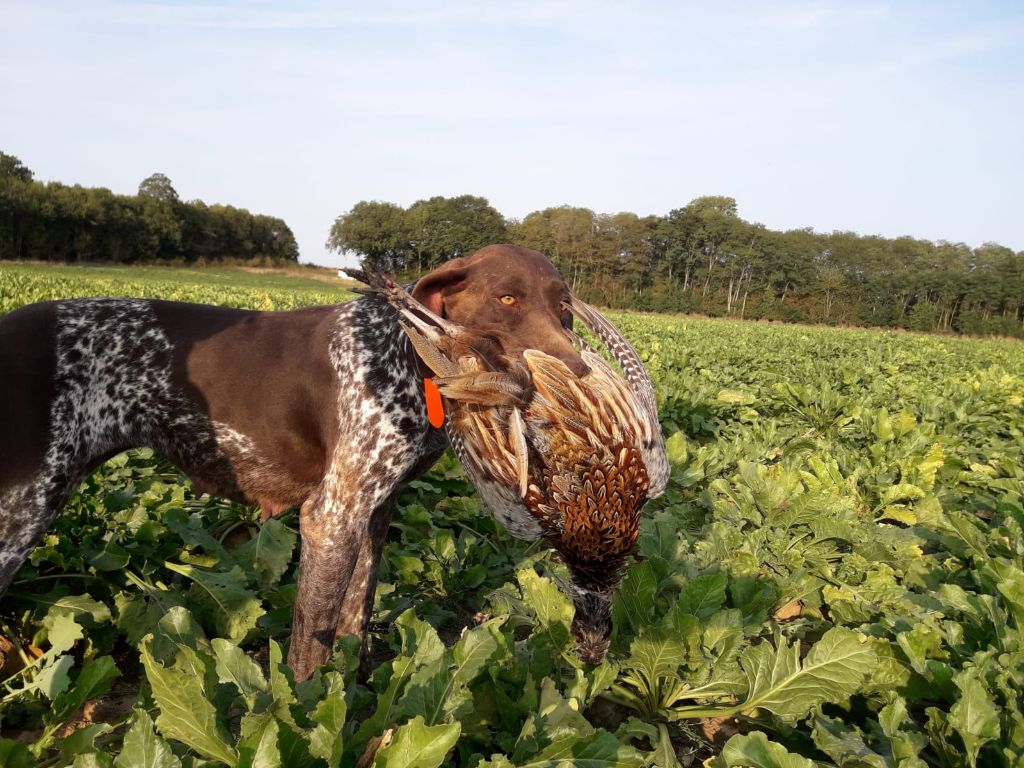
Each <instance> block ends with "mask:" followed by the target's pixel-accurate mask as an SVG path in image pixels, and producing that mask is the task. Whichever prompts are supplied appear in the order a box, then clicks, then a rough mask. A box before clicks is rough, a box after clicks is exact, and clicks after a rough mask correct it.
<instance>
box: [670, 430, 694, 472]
mask: <svg viewBox="0 0 1024 768" xmlns="http://www.w3.org/2000/svg"><path fill="white" fill-rule="evenodd" d="M665 453H667V454H668V460H669V462H670V463H672V464H677V465H682V464H685V463H686V461H687V459H689V457H690V452H689V449H688V448H687V445H686V435H685V434H684V433H683V432H675V433H673V434H672V436H671V437H669V438H668V439H667V440H666V441H665Z"/></svg>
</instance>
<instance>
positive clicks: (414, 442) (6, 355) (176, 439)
mask: <svg viewBox="0 0 1024 768" xmlns="http://www.w3.org/2000/svg"><path fill="white" fill-rule="evenodd" d="M413 294H414V296H415V298H416V299H418V300H419V301H420V302H421V303H423V304H424V305H426V306H428V307H430V308H431V309H432V310H433V311H434V312H436V313H437V314H440V315H442V316H445V317H450V318H451V319H452V320H454V321H455V322H457V323H459V324H460V325H463V326H466V327H468V328H474V329H480V330H481V331H491V332H493V334H494V338H495V339H499V340H500V345H501V347H502V349H501V350H500V352H502V353H504V354H509V355H514V354H518V353H520V352H522V350H524V349H538V350H541V351H544V352H547V353H548V354H550V355H553V356H555V357H558V358H560V359H562V360H563V361H565V362H566V363H567V364H568V365H569V367H570V368H571V369H572V370H573V371H575V372H577V373H581V372H583V371H585V370H586V366H585V365H584V363H583V361H582V359H581V358H580V356H579V354H578V353H577V351H576V350H575V349H574V348H573V346H572V344H571V343H570V342H569V340H568V338H567V336H566V334H565V333H564V332H563V328H564V327H568V326H569V324H570V323H571V319H570V318H569V317H568V316H567V315H566V313H565V312H564V310H563V308H562V307H563V303H564V302H566V301H567V299H568V290H567V289H566V286H565V283H564V282H563V281H562V279H561V277H560V276H559V275H558V273H557V271H556V270H555V269H554V267H552V266H551V264H550V262H548V260H547V259H546V258H545V257H544V256H543V255H542V254H541V253H539V252H537V251H532V250H528V249H525V248H519V247H515V246H510V245H492V246H488V247H486V248H483V249H482V250H480V251H477V252H476V253H474V254H473V255H471V256H469V257H466V258H459V259H453V260H452V261H449V262H447V263H446V264H445V265H444V266H442V267H441V268H439V269H437V270H436V271H434V272H431V273H430V274H428V275H426V276H425V277H423V278H422V279H420V280H419V281H418V282H417V283H416V286H415V289H414V291H413ZM420 366H421V364H420V363H419V361H418V360H417V358H416V356H415V354H414V353H413V351H412V349H411V347H410V345H409V343H408V339H407V337H406V335H405V333H404V332H403V331H402V329H401V327H400V326H399V324H398V322H397V314H396V312H395V311H394V310H393V309H392V308H391V307H389V306H388V305H387V304H386V303H385V302H384V301H382V300H380V299H378V298H374V297H365V298H362V299H359V300H356V301H352V302H349V303H347V304H341V305H336V306H325V307H314V308H310V309H300V310H295V311H291V312H254V311H247V310H239V309H228V308H222V307H212V306H205V305H197V304H182V303H176V302H167V301H148V300H138V299H74V300H69V301H57V302H44V303H40V304H32V305H29V306H26V307H22V308H21V309H18V310H16V311H14V312H11V313H10V314H8V315H6V316H4V317H2V318H0V371H2V372H3V373H2V375H0V592H2V591H3V590H4V589H6V587H7V586H8V585H9V584H10V582H11V580H12V579H13V577H14V574H15V572H16V571H17V569H18V568H19V567H20V565H21V563H22V562H24V560H25V558H26V557H27V556H28V554H29V552H30V551H31V550H32V548H33V547H34V546H35V544H36V542H37V541H38V540H39V538H40V537H41V536H42V534H43V533H44V532H45V531H46V529H47V527H48V526H49V525H50V523H51V522H52V521H53V519H54V517H56V515H57V514H58V512H60V509H61V507H62V506H63V504H64V502H65V501H66V500H67V498H68V496H69V495H70V494H71V492H72V491H73V490H74V489H75V488H76V487H77V485H78V484H79V483H80V482H81V481H82V479H83V478H84V477H85V476H86V474H87V473H89V472H90V471H91V470H92V469H94V468H95V467H96V466H97V465H99V464H100V463H101V462H103V461H104V460H106V459H107V458H109V457H111V456H113V455H114V454H116V453H118V452H120V451H123V450H125V449H127V448H132V447H139V446H149V447H152V448H154V449H155V450H157V451H159V452H160V453H162V454H163V455H165V456H166V457H167V458H168V459H170V460H171V461H172V462H174V463H175V464H176V465H177V466H178V467H180V468H181V469H182V470H183V471H184V472H185V473H187V474H188V476H189V477H190V478H192V480H193V481H194V483H195V485H196V488H197V489H199V490H201V491H207V492H209V493H212V494H216V495H218V496H223V497H225V498H230V499H235V500H238V501H243V502H249V503H255V504H259V505H260V506H261V507H262V508H263V510H264V513H265V514H274V513H276V512H279V511H281V510H283V509H287V508H289V507H298V508H299V510H300V512H299V528H300V532H301V539H302V548H301V557H300V566H299V585H298V596H297V598H296V602H295V612H294V619H293V625H292V640H291V645H290V649H289V654H288V662H289V664H290V665H291V667H292V669H293V670H294V672H295V675H296V677H297V678H298V679H305V678H307V677H308V676H309V675H310V674H311V673H312V671H313V669H314V668H315V667H316V666H317V665H318V664H319V663H322V662H323V661H325V660H326V659H327V657H328V655H329V653H330V648H331V645H332V643H333V641H334V638H335V637H336V636H337V635H341V634H349V633H351V634H356V635H359V636H360V637H362V636H363V635H364V633H365V629H366V625H367V622H368V621H369V616H370V612H371V610H372V607H373V606H372V602H373V594H374V585H375V582H376V575H377V565H378V561H379V559H380V553H381V548H382V546H383V543H384V538H385V534H386V531H387V527H388V524H389V522H390V519H391V514H392V510H393V507H394V503H395V499H396V497H397V495H398V492H399V490H400V489H401V487H402V485H403V484H404V483H405V482H406V481H408V480H410V479H412V478H414V477H416V476H417V475H419V474H420V473H422V472H424V471H426V470H427V469H428V468H429V467H430V465H431V464H433V463H434V461H435V460H436V459H437V458H438V457H439V456H440V455H441V453H442V452H443V451H444V449H445V446H446V444H447V441H446V438H445V435H444V432H443V430H440V429H434V428H432V427H431V426H430V425H429V424H428V423H427V418H426V411H425V406H424V402H423V381H422V374H423V372H424V371H423V369H422V368H421V367H420Z"/></svg>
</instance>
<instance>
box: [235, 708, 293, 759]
mask: <svg viewBox="0 0 1024 768" xmlns="http://www.w3.org/2000/svg"><path fill="white" fill-rule="evenodd" d="M279 733H280V726H279V724H278V721H277V720H276V719H275V718H274V716H273V715H272V714H271V713H269V712H264V713H263V714H260V715H254V714H252V713H249V714H247V715H245V717H243V718H242V728H241V734H240V738H239V740H238V766H237V768H282V766H284V765H285V764H284V763H283V762H282V760H281V750H280V747H279V739H278V734H279ZM291 765H292V763H289V764H288V766H287V768H291Z"/></svg>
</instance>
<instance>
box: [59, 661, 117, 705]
mask: <svg viewBox="0 0 1024 768" xmlns="http://www.w3.org/2000/svg"><path fill="white" fill-rule="evenodd" d="M120 674H121V673H120V672H119V671H118V669H117V665H115V664H114V660H113V659H112V658H111V657H110V656H100V657H99V658H97V659H94V660H92V661H90V662H88V663H87V664H86V665H85V666H84V667H82V671H81V672H79V673H78V677H77V678H75V683H74V685H73V686H71V688H69V689H68V690H66V691H64V692H63V693H62V694H61V695H60V696H58V697H57V699H56V700H55V701H54V702H53V714H54V717H56V718H57V719H59V720H63V719H65V718H67V717H69V716H70V715H71V714H72V713H73V712H74V711H75V710H76V709H78V708H79V707H80V706H82V705H83V704H85V702H86V701H88V700H89V699H92V698H95V697H96V696H99V695H100V694H101V693H105V692H106V690H107V689H108V688H109V687H110V683H111V681H113V680H114V679H116V678H117V677H118V676H119V675H120Z"/></svg>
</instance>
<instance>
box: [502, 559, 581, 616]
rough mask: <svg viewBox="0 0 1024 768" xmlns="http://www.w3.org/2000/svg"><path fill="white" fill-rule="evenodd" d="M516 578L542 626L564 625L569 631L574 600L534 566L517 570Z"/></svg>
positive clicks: (573, 611) (524, 597)
mask: <svg viewBox="0 0 1024 768" xmlns="http://www.w3.org/2000/svg"><path fill="white" fill-rule="evenodd" d="M516 580H517V581H518V582H519V586H520V588H521V589H522V590H523V599H524V600H526V602H527V604H528V605H529V606H530V607H531V608H532V609H533V611H534V613H536V615H537V621H538V623H539V624H540V626H541V627H543V628H545V629H551V628H552V627H564V628H565V630H566V631H567V632H568V629H569V625H570V624H571V623H572V617H573V614H574V613H575V609H574V608H573V606H572V601H571V600H570V599H569V598H568V597H566V596H565V594H564V593H563V592H562V590H560V589H559V588H558V585H557V584H555V583H554V582H553V581H552V580H551V579H548V578H545V577H543V576H540V575H538V574H537V572H536V571H534V570H533V569H532V568H525V569H523V570H521V571H517V572H516Z"/></svg>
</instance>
